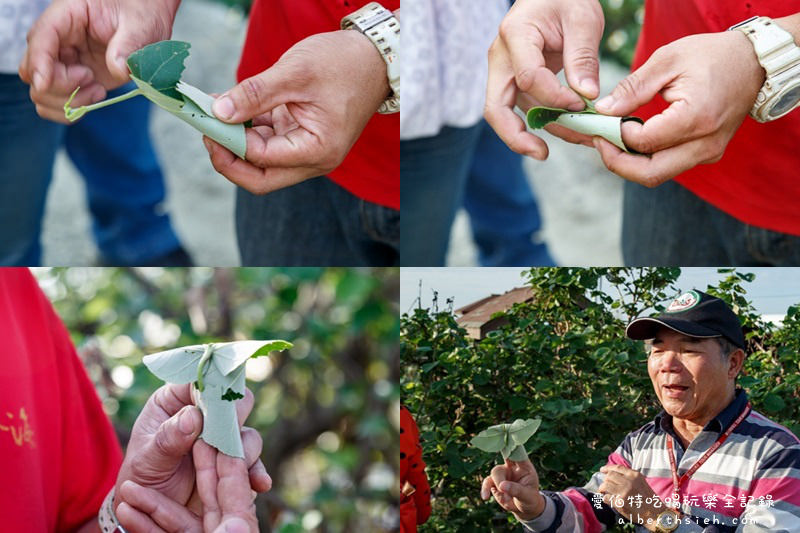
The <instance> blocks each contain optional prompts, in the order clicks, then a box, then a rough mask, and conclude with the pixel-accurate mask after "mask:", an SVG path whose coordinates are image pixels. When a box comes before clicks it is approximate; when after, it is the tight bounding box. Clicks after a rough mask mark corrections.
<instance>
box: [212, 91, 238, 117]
mask: <svg viewBox="0 0 800 533" xmlns="http://www.w3.org/2000/svg"><path fill="white" fill-rule="evenodd" d="M211 110H212V111H213V112H214V115H216V117H217V118H225V119H228V118H231V117H232V116H233V111H234V109H233V100H231V99H230V98H228V97H227V96H225V95H222V96H221V97H219V98H217V99H216V100H214V105H213V106H212V109H211Z"/></svg>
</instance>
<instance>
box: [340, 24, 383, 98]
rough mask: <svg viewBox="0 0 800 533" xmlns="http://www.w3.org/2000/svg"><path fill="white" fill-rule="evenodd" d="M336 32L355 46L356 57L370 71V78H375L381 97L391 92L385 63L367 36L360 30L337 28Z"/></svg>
mask: <svg viewBox="0 0 800 533" xmlns="http://www.w3.org/2000/svg"><path fill="white" fill-rule="evenodd" d="M337 33H340V34H342V36H343V38H344V39H348V40H349V42H351V43H352V45H353V46H354V47H355V48H356V50H357V52H356V53H357V54H358V55H357V57H359V58H360V60H361V62H362V64H363V65H364V66H365V68H366V69H367V70H368V71H369V72H370V73H372V75H371V76H370V79H373V80H375V87H376V90H380V94H381V98H386V97H387V96H389V95H390V94H392V88H391V87H390V86H389V78H388V76H387V75H386V63H384V61H383V58H382V57H381V54H380V52H378V49H377V48H375V45H374V44H372V41H370V40H369V37H367V36H366V35H364V34H363V33H361V32H358V31H352V30H339V31H338V32H337Z"/></svg>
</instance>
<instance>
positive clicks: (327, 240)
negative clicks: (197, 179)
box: [236, 177, 400, 266]
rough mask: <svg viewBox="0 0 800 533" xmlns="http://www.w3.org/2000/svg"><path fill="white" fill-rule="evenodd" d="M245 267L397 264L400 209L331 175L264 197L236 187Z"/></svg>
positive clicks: (242, 257)
mask: <svg viewBox="0 0 800 533" xmlns="http://www.w3.org/2000/svg"><path fill="white" fill-rule="evenodd" d="M236 235H237V240H238V243H239V252H240V254H241V259H242V265H243V266H395V265H397V264H398V261H399V257H398V247H399V244H400V213H399V212H398V211H396V210H394V209H389V208H388V207H383V206H381V205H378V204H374V203H370V202H367V201H365V200H362V199H360V198H358V197H357V196H354V195H353V194H351V193H349V192H348V191H346V190H345V189H343V188H342V187H340V186H339V185H337V184H336V183H334V182H332V181H331V180H329V179H328V178H326V177H319V178H313V179H310V180H306V181H303V182H301V183H298V184H297V185H293V186H291V187H287V188H285V189H281V190H278V191H275V192H271V193H269V194H267V195H264V196H256V195H254V194H251V193H249V192H247V191H246V190H244V189H241V188H237V190H236Z"/></svg>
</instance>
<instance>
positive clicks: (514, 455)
mask: <svg viewBox="0 0 800 533" xmlns="http://www.w3.org/2000/svg"><path fill="white" fill-rule="evenodd" d="M541 423H542V420H541V419H539V418H530V419H528V420H522V419H517V420H515V421H514V422H512V423H511V424H498V425H496V426H491V427H489V428H487V429H485V430H483V431H481V432H480V433H478V434H477V435H476V436H475V437H474V438H473V439H472V441H471V444H472V445H473V446H475V447H476V448H478V449H479V450H483V451H485V452H490V453H496V452H500V453H501V454H502V455H503V459H511V460H512V461H524V460H526V459H527V458H528V454H527V452H526V451H525V443H526V442H528V439H530V438H531V437H532V436H533V434H534V433H536V431H537V430H538V429H539V425H540V424H541Z"/></svg>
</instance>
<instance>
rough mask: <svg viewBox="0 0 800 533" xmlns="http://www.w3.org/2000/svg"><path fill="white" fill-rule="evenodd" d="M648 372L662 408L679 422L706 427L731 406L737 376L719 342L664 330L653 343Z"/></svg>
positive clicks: (660, 331)
mask: <svg viewBox="0 0 800 533" xmlns="http://www.w3.org/2000/svg"><path fill="white" fill-rule="evenodd" d="M647 370H648V372H649V374H650V380H651V381H652V382H653V388H654V389H655V391H656V395H657V396H658V399H659V401H660V402H661V405H662V406H663V407H664V410H665V411H666V412H667V413H669V414H670V415H672V416H673V417H675V418H683V419H687V420H691V421H696V422H697V423H700V424H705V422H706V421H707V420H710V419H711V418H713V417H714V416H715V415H716V414H717V413H718V412H719V411H720V410H721V409H722V408H724V407H725V405H727V404H726V402H727V400H728V394H729V392H728V391H729V386H730V385H729V383H730V380H731V379H732V377H733V376H731V377H729V376H730V373H731V371H730V361H729V359H728V358H727V357H724V356H723V355H722V351H721V349H720V346H719V343H718V342H717V341H716V340H715V339H700V338H697V337H689V336H686V335H683V334H682V333H678V332H677V331H673V330H671V329H669V328H665V327H662V328H660V329H659V330H658V332H657V333H656V337H655V339H653V343H652V347H651V349H650V355H649V356H648V358H647Z"/></svg>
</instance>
